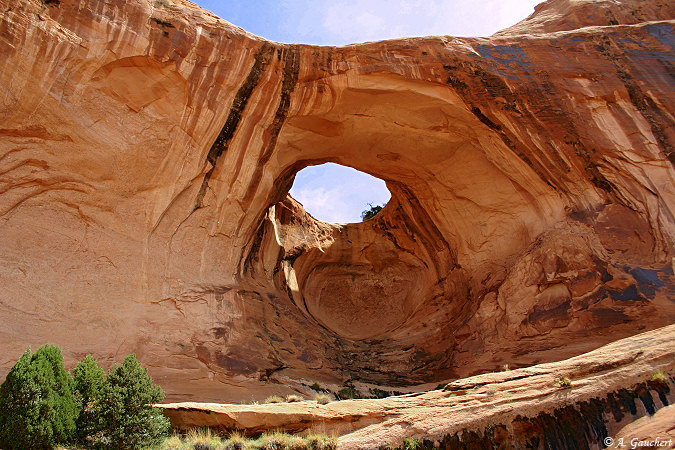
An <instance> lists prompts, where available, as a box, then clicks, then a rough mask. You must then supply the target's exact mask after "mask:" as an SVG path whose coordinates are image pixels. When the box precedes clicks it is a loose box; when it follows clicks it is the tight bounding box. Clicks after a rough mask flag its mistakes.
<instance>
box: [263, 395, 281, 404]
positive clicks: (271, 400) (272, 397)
mask: <svg viewBox="0 0 675 450" xmlns="http://www.w3.org/2000/svg"><path fill="white" fill-rule="evenodd" d="M284 402H285V400H284V399H283V397H279V396H278V395H270V396H269V397H267V398H266V399H265V400H263V403H284Z"/></svg>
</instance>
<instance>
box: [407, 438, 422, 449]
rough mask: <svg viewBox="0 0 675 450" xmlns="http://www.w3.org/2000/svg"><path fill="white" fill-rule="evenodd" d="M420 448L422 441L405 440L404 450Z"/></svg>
mask: <svg viewBox="0 0 675 450" xmlns="http://www.w3.org/2000/svg"><path fill="white" fill-rule="evenodd" d="M420 447H421V444H420V441H418V440H417V439H415V438H405V439H403V450H418V449H419V448H420Z"/></svg>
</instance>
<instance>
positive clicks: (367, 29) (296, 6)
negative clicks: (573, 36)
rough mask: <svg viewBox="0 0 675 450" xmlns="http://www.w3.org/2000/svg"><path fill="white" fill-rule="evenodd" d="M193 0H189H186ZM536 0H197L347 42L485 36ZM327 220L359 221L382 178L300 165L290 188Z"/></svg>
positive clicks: (230, 17) (313, 36) (306, 37)
mask: <svg viewBox="0 0 675 450" xmlns="http://www.w3.org/2000/svg"><path fill="white" fill-rule="evenodd" d="M193 1H194V0H193ZM542 1H543V0H197V1H196V3H197V4H198V5H199V6H201V7H202V8H205V9H208V10H209V11H211V12H213V13H214V14H216V15H217V16H219V17H221V18H222V19H225V20H227V21H228V22H230V23H232V24H234V25H237V26H239V27H241V28H243V29H244V30H246V31H248V32H250V33H253V34H255V35H257V36H261V37H264V38H266V39H269V40H272V41H276V42H283V43H287V44H313V45H347V44H355V43H360V42H368V41H376V40H383V39H395V38H401V37H417V36H444V35H450V36H489V35H491V34H493V33H495V32H497V31H499V30H501V29H503V28H506V27H509V26H511V25H513V24H515V23H517V22H519V21H520V20H522V19H524V18H526V17H527V16H529V15H530V14H532V13H533V12H534V7H535V6H536V5H537V4H539V3H541V2H542ZM290 194H291V196H292V197H293V198H295V199H296V200H298V201H299V202H300V203H302V205H303V206H304V207H305V210H306V211H308V212H309V213H310V214H311V215H312V216H314V217H315V218H317V219H320V220H324V221H326V222H334V223H350V222H359V221H360V220H361V212H362V211H363V210H365V209H367V208H369V204H373V205H378V204H379V205H381V204H383V203H385V202H386V201H387V200H388V199H389V192H388V191H387V189H386V187H385V185H384V182H383V181H381V180H378V179H377V178H373V177H371V176H370V175H366V174H362V173H361V172H358V171H356V170H354V169H350V168H345V167H342V166H338V165H336V164H324V165H321V166H313V167H308V168H305V169H303V170H302V171H300V172H299V173H298V174H297V175H296V178H295V183H294V184H293V188H292V189H291V192H290Z"/></svg>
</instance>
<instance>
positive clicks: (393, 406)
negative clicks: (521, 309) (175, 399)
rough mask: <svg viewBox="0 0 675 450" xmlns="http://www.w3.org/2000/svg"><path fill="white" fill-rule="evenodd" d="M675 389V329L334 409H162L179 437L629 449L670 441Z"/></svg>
mask: <svg viewBox="0 0 675 450" xmlns="http://www.w3.org/2000/svg"><path fill="white" fill-rule="evenodd" d="M655 375H657V376H655ZM561 380H567V383H566V382H563V381H561ZM674 381H675V325H671V326H669V327H665V328H662V329H659V330H656V331H652V332H648V333H643V334H640V335H637V336H633V337H631V338H627V339H623V340H621V341H618V342H613V343H612V344H609V345H606V346H604V347H602V348H600V349H597V350H594V351H592V352H590V353H586V354H584V355H580V356H577V357H574V358H571V359H568V360H565V361H558V362H555V363H547V364H540V365H537V366H532V367H528V368H523V369H518V370H512V371H505V372H497V373H490V374H484V375H477V376H474V377H471V378H468V379H462V380H456V381H454V382H452V383H450V384H449V385H447V386H446V387H445V389H444V390H442V391H441V390H436V391H430V392H426V393H418V394H409V395H405V396H398V397H389V398H385V399H379V400H346V401H340V402H333V403H329V404H327V405H319V404H317V403H315V402H301V403H291V404H273V405H218V404H204V403H174V404H167V405H161V407H162V408H163V409H164V414H165V415H166V416H167V417H168V418H169V419H170V420H171V423H172V425H173V426H174V427H175V428H177V429H184V430H188V429H190V428H194V427H200V426H209V427H211V428H213V429H216V430H220V431H223V432H227V431H232V430H241V431H243V432H245V433H248V434H251V435H255V434H259V433H261V432H264V431H269V430H274V429H282V430H285V431H289V432H294V433H303V432H304V433H307V432H315V431H317V430H319V431H321V432H323V433H327V434H329V435H335V436H340V438H339V448H340V449H343V450H348V449H355V450H357V449H358V450H364V449H380V448H384V447H386V446H387V445H389V446H391V448H402V443H403V439H405V438H414V439H416V440H417V441H418V442H420V443H423V444H424V448H445V449H458V448H480V449H487V448H500V449H501V448H504V449H506V448H533V449H548V448H590V449H594V448H604V447H605V445H604V442H605V439H606V438H608V437H609V438H615V439H617V442H618V439H620V438H622V437H623V438H624V440H625V442H626V448H627V447H629V446H630V444H629V443H630V441H631V439H633V438H637V439H638V440H646V439H649V438H652V439H654V438H656V437H658V436H660V438H661V440H667V439H668V438H669V436H670V434H669V433H671V432H672V431H673V430H672V428H673V424H674V422H675V420H674V419H675V415H674V413H673V410H672V408H673V407H672V406H669V405H670V404H672V402H673V399H675V392H673V390H672V387H673V382H674ZM627 424H628V425H627Z"/></svg>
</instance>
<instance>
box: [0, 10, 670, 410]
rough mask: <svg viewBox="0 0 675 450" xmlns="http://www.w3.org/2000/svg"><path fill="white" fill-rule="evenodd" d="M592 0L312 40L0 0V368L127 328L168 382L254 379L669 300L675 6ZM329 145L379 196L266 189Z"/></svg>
mask: <svg viewBox="0 0 675 450" xmlns="http://www.w3.org/2000/svg"><path fill="white" fill-rule="evenodd" d="M592 3H593V5H592V9H588V8H591V6H589V5H590V4H591V2H589V1H571V0H551V1H549V2H548V3H546V4H544V5H542V6H540V7H538V8H537V12H536V13H535V14H534V15H533V16H531V17H530V18H528V19H527V20H525V21H523V22H521V23H520V24H518V25H516V26H514V27H513V28H511V29H507V30H504V31H502V32H500V33H498V34H497V35H495V36H493V37H491V38H453V37H430V38H418V39H405V40H394V41H384V42H377V43H369V44H362V45H353V46H347V47H312V46H305V45H284V44H276V43H272V42H267V41H264V40H262V39H259V38H256V37H255V36H252V35H249V34H247V33H245V32H243V31H242V30H240V29H238V28H236V27H233V26H231V25H230V24H228V23H226V22H224V21H222V20H220V19H218V18H216V17H214V16H213V15H211V14H210V13H208V12H206V11H203V10H201V9H199V8H197V7H196V6H194V5H193V4H191V3H189V2H183V1H182V0H176V1H175V2H174V3H172V4H171V5H168V6H162V4H160V3H158V2H157V3H149V2H145V1H140V0H139V1H135V2H123V1H121V0H120V1H117V0H115V1H110V2H94V1H84V2H81V1H80V2H75V1H74V0H62V1H61V2H50V3H49V4H48V5H43V4H42V3H39V2H37V1H35V0H30V1H24V2H20V3H18V4H15V3H14V2H11V1H9V0H0V6H1V7H2V8H3V11H6V12H5V13H3V15H2V17H1V18H0V24H1V28H0V29H1V30H2V35H1V36H0V54H1V55H2V56H3V57H2V58H0V85H2V86H6V89H5V93H4V96H3V98H2V104H0V114H1V115H2V125H1V127H2V128H1V129H0V151H1V154H0V169H1V171H2V174H3V175H2V180H1V181H2V186H3V187H2V189H3V190H2V192H3V193H2V201H1V202H0V214H1V220H0V236H1V238H0V239H1V240H2V242H3V246H4V248H3V250H2V251H1V252H0V258H1V259H2V262H3V264H2V269H1V270H0V283H1V284H2V286H3V287H4V289H3V295H2V297H0V303H1V304H2V309H1V310H0V318H1V321H2V323H3V324H6V325H5V326H4V327H3V329H2V330H0V345H1V346H2V349H3V352H4V354H5V355H8V356H6V359H5V360H3V361H2V362H1V363H2V370H3V371H6V370H8V369H9V367H11V365H12V364H13V361H14V359H12V358H14V355H15V357H17V358H18V356H19V355H20V354H21V352H22V351H23V349H24V348H25V347H26V346H27V345H29V344H32V345H34V346H37V345H40V344H42V343H44V342H53V343H56V344H59V345H61V346H62V347H63V348H64V351H65V354H66V359H67V360H68V361H71V362H72V361H73V360H75V359H77V358H81V357H82V356H83V355H85V354H87V353H93V354H94V356H95V357H97V358H99V359H101V360H102V361H103V362H104V364H110V363H111V362H114V361H118V360H120V359H121V358H122V357H123V355H124V354H126V353H129V352H131V351H134V352H136V353H137V354H138V356H139V358H140V359H141V360H142V361H143V363H145V364H147V365H149V366H150V369H151V373H152V375H153V376H154V377H155V379H156V380H157V381H158V382H159V383H160V384H161V385H162V386H163V387H164V389H165V390H166V391H167V393H168V394H169V395H168V397H169V399H183V400H185V399H190V398H194V399H199V400H204V401H206V400H230V401H232V400H246V401H248V400H251V399H253V398H259V397H261V396H264V395H265V394H266V393H276V392H278V390H279V389H280V388H281V389H291V388H292V387H294V386H298V385H299V384H298V383H301V382H309V383H310V384H311V381H313V380H320V381H322V382H326V383H336V384H341V383H342V382H344V381H346V380H358V381H363V382H367V383H373V384H377V385H381V386H410V385H415V384H421V383H436V382H439V381H441V380H447V379H450V378H454V377H460V376H466V375H469V374H474V373H478V372H482V371H489V370H495V369H497V368H498V367H500V366H501V365H502V364H509V365H511V366H512V367H517V366H525V365H530V364H535V363H538V362H544V361H551V360H558V359H563V358H566V357H569V356H571V355H574V354H578V353H581V352H583V351H587V350H590V349H593V348H595V347H598V346H599V345H601V344H603V343H606V342H609V341H612V340H615V339H618V338H620V337H624V336H628V335H631V334H634V333H636V332H637V331H640V330H644V329H653V328H657V327H660V326H663V325H666V324H669V323H672V322H673V321H674V319H675V302H674V299H675V298H674V294H673V268H672V264H671V258H672V257H673V242H674V238H675V219H674V217H673V208H674V206H675V188H674V186H675V184H674V183H673V182H674V181H675V173H674V171H673V161H675V159H674V158H675V157H674V156H673V153H672V152H673V142H674V140H675V136H674V133H675V132H674V129H673V111H675V96H674V95H673V72H672V69H673V64H674V63H675V62H674V60H673V40H672V36H673V21H672V20H671V19H672V18H673V17H675V11H673V9H675V8H674V7H673V6H670V5H666V6H660V7H659V6H658V4H659V2H658V1H656V0H653V1H642V2H629V1H625V2H610V1H600V2H597V1H596V2H592ZM584 11H586V12H584ZM589 11H590V12H589ZM591 12H592V13H591ZM584 20H586V22H583V21H584ZM585 25H590V26H589V27H586V28H583V26H585ZM323 162H334V163H338V164H343V165H346V166H350V167H353V168H355V169H357V170H360V171H363V172H366V173H369V174H371V175H373V176H376V177H378V178H381V179H382V180H385V182H386V183H387V187H388V189H389V190H390V191H391V194H392V198H391V200H390V201H389V203H388V204H387V206H386V207H385V208H384V210H383V211H382V212H381V213H380V214H378V215H377V216H376V217H375V218H374V219H372V220H369V221H366V222H363V223H357V224H348V225H343V226H341V225H335V224H328V223H324V222H320V221H317V220H314V219H313V218H312V217H311V216H309V215H308V214H306V213H305V211H304V210H303V208H302V205H300V204H298V203H297V202H295V201H294V200H293V199H292V198H290V197H289V196H288V190H289V189H290V186H291V185H292V182H293V177H294V175H295V174H296V173H297V172H298V171H299V170H301V169H302V168H303V167H306V166H308V165H312V164H319V163H323ZM280 385H282V387H280ZM254 394H255V395H254Z"/></svg>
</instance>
